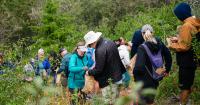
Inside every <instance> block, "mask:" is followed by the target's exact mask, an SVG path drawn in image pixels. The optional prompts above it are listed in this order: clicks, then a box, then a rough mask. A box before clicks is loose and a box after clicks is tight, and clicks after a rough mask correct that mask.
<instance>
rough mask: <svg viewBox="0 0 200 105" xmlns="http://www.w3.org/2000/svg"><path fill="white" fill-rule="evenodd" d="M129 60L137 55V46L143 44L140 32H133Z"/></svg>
mask: <svg viewBox="0 0 200 105" xmlns="http://www.w3.org/2000/svg"><path fill="white" fill-rule="evenodd" d="M131 42H132V48H131V58H132V57H133V56H134V55H135V54H136V53H137V49H138V47H139V45H141V44H142V43H143V42H144V39H143V37H142V32H141V30H137V31H135V33H134V34H133V38H132V41H131Z"/></svg>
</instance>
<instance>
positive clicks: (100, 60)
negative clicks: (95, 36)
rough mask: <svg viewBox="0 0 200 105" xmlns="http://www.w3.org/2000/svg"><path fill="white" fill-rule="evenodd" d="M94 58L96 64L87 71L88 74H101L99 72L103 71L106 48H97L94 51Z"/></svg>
mask: <svg viewBox="0 0 200 105" xmlns="http://www.w3.org/2000/svg"><path fill="white" fill-rule="evenodd" d="M95 60H96V65H95V68H94V70H89V71H88V74H89V75H92V76H94V75H98V74H101V72H102V71H103V69H104V65H105V63H106V49H99V51H96V53H95Z"/></svg>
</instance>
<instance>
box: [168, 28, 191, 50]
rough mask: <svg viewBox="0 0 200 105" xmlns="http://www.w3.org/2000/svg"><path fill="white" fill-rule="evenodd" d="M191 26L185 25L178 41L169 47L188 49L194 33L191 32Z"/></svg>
mask: <svg viewBox="0 0 200 105" xmlns="http://www.w3.org/2000/svg"><path fill="white" fill-rule="evenodd" d="M190 30H191V28H190V27H189V26H188V25H183V26H182V27H181V29H180V32H179V36H178V41H177V43H171V45H170V46H169V48H171V49H173V50H175V51H177V52H182V51H187V50H189V49H190V47H191V41H192V35H191V33H190Z"/></svg>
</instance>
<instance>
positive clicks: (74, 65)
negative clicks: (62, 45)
mask: <svg viewBox="0 0 200 105" xmlns="http://www.w3.org/2000/svg"><path fill="white" fill-rule="evenodd" d="M87 65H88V60H87V56H86V55H84V56H83V57H80V56H79V55H78V54H77V53H74V54H72V56H71V58H70V61H69V76H68V87H69V88H71V89H82V88H83V87H84V86H85V70H84V69H83V67H84V66H87Z"/></svg>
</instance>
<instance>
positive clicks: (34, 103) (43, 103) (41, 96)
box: [24, 77, 62, 105]
mask: <svg viewBox="0 0 200 105" xmlns="http://www.w3.org/2000/svg"><path fill="white" fill-rule="evenodd" d="M24 90H26V91H27V92H28V93H30V94H31V100H29V102H27V103H28V104H31V105H47V104H49V102H50V99H51V97H52V96H54V97H55V96H59V95H60V94H61V92H62V88H60V87H55V86H53V85H52V86H45V85H44V81H43V80H42V78H41V77H36V78H35V79H34V81H33V83H32V84H31V85H30V84H29V85H26V86H25V88H24Z"/></svg>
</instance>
